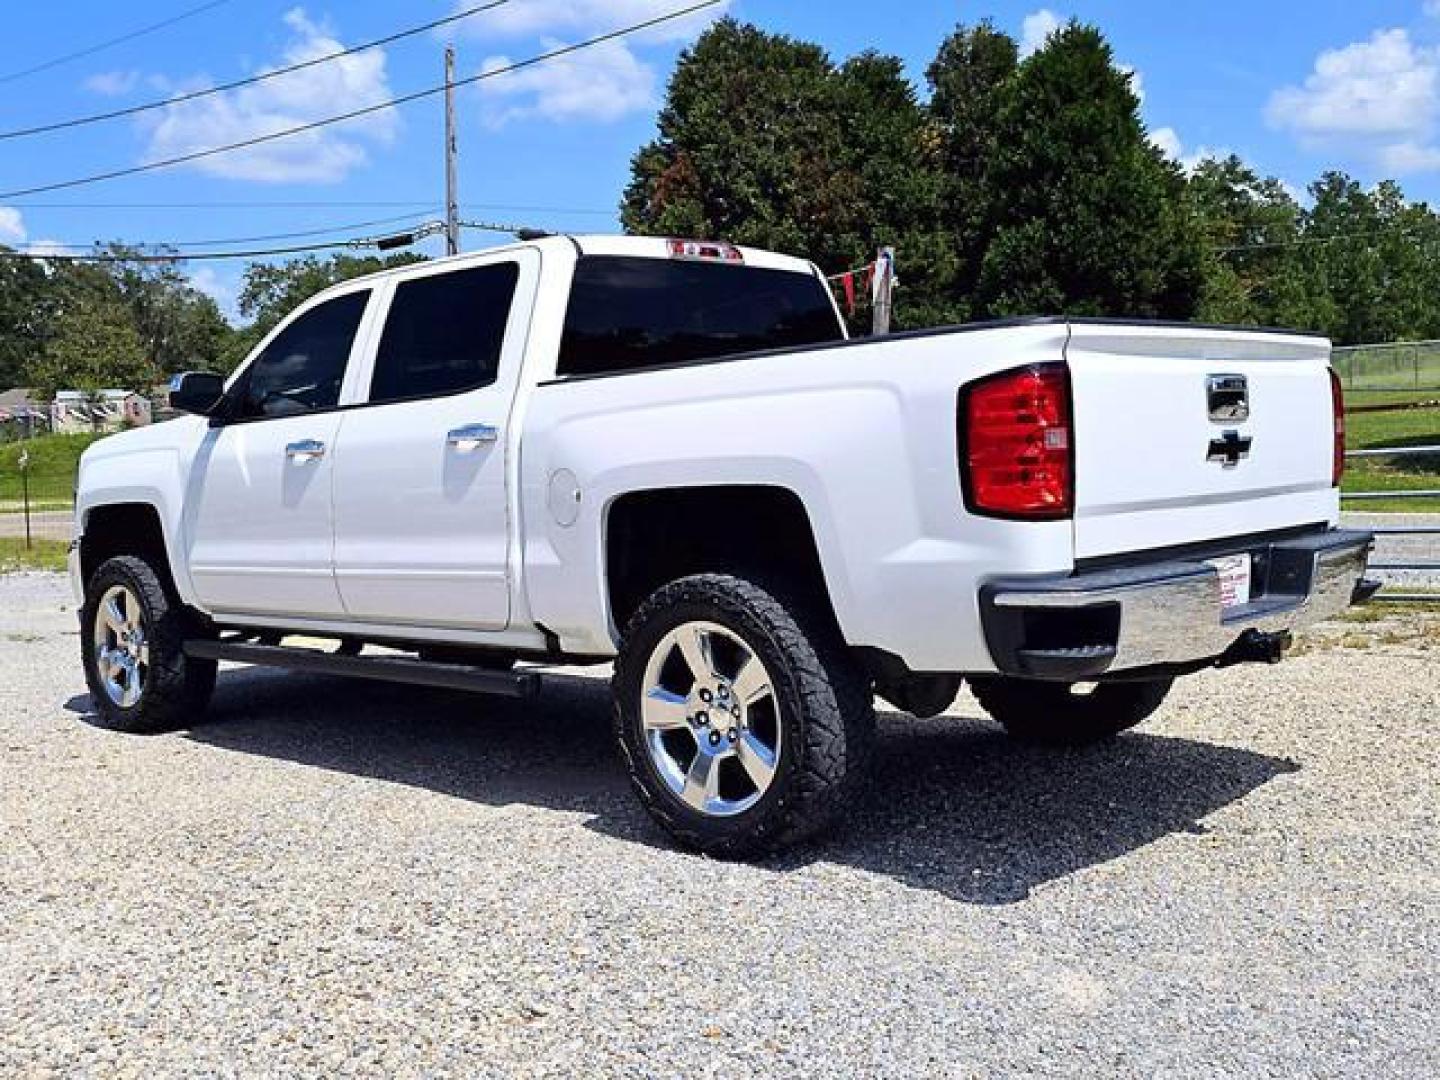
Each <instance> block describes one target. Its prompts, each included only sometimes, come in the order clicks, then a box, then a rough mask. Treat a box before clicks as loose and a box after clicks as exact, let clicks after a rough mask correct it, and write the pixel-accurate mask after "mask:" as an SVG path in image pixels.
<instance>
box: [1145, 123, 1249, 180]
mask: <svg viewBox="0 0 1440 1080" xmlns="http://www.w3.org/2000/svg"><path fill="white" fill-rule="evenodd" d="M1150 142H1151V143H1152V144H1154V145H1155V146H1156V147H1157V148H1158V149H1159V151H1160V152H1161V153H1162V154H1164V155H1165V156H1166V157H1168V158H1169V159H1170V160H1171V161H1173V162H1175V164H1177V165H1179V166H1180V167H1181V168H1182V169H1184V170H1185V171H1186V172H1187V173H1192V172H1194V171H1195V170H1196V169H1197V168H1199V166H1200V163H1201V162H1202V161H1223V160H1224V159H1225V158H1227V157H1229V156H1230V151H1229V150H1225V149H1223V148H1219V147H1214V146H1197V147H1196V148H1195V149H1194V150H1193V151H1192V152H1190V153H1188V154H1187V153H1186V152H1185V142H1184V140H1183V139H1181V138H1180V133H1179V132H1178V131H1176V130H1175V129H1174V128H1173V127H1162V128H1156V129H1155V130H1154V131H1152V132H1150Z"/></svg>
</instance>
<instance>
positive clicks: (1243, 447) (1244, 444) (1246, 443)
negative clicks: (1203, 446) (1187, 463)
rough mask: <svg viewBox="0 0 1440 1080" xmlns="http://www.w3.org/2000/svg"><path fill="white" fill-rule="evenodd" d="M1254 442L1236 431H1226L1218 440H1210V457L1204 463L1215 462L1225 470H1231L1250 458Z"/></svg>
mask: <svg viewBox="0 0 1440 1080" xmlns="http://www.w3.org/2000/svg"><path fill="white" fill-rule="evenodd" d="M1254 444H1255V440H1254V439H1252V438H1251V437H1250V436H1249V435H1241V434H1240V433H1239V432H1238V431H1227V432H1225V434H1224V435H1222V436H1221V437H1220V438H1218V439H1211V440H1210V455H1209V456H1208V457H1207V458H1206V459H1205V460H1206V461H1215V462H1218V463H1219V464H1221V465H1223V466H1224V467H1225V468H1227V469H1233V468H1235V466H1236V465H1239V464H1240V462H1242V461H1244V460H1245V459H1246V458H1248V457H1249V456H1250V447H1251V446H1253V445H1254Z"/></svg>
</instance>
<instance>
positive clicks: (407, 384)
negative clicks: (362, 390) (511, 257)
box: [370, 262, 520, 404]
mask: <svg viewBox="0 0 1440 1080" xmlns="http://www.w3.org/2000/svg"><path fill="white" fill-rule="evenodd" d="M519 279H520V267H519V265H518V264H516V263H513V262H509V263H497V264H496V265H494V266H479V267H475V268H474V269H472V270H456V271H454V272H453V273H449V274H435V275H432V276H430V277H423V278H416V279H415V280H414V281H406V282H402V283H401V284H400V285H399V286H398V287H397V288H396V289H395V299H394V300H392V301H391V303H390V314H389V316H388V317H387V318H386V320H385V332H384V334H383V335H382V336H381V338H380V349H379V352H378V353H377V354H376V356H375V374H374V376H373V377H372V378H371V380H370V401H371V403H372V404H373V403H376V402H384V401H404V400H406V399H409V398H425V397H441V396H443V395H446V394H458V393H461V392H463V391H466V390H475V389H477V388H479V387H482V386H489V385H490V384H491V383H493V382H494V381H495V377H496V374H497V373H498V371H499V369H500V350H501V347H502V346H503V345H504V344H505V324H506V323H507V322H508V321H509V318H510V304H511V302H512V301H513V300H514V299H515V284H516V282H517V281H519Z"/></svg>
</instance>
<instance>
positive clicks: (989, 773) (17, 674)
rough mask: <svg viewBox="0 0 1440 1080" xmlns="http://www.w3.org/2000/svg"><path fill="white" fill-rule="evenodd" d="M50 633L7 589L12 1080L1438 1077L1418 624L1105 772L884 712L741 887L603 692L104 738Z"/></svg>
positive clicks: (251, 678)
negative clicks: (611, 725)
mask: <svg viewBox="0 0 1440 1080" xmlns="http://www.w3.org/2000/svg"><path fill="white" fill-rule="evenodd" d="M69 608H70V603H69V600H68V597H67V594H66V590H65V587H64V584H63V582H62V580H61V579H60V578H59V577H55V576H46V575H28V576H12V577H9V578H4V579H0V670H3V671H4V673H5V677H4V678H3V679H0V1074H4V1075H9V1076H14V1075H22V1076H26V1075H45V1074H47V1073H52V1074H55V1075H65V1076H67V1077H68V1076H76V1075H86V1074H90V1075H105V1076H113V1075H120V1076H142V1075H143V1076H150V1075H207V1076H215V1075H239V1074H245V1075H286V1076H290V1075H303V1074H309V1075H317V1074H323V1075H332V1074H333V1075H349V1074H370V1075H373V1074H379V1073H384V1074H386V1075H391V1076H398V1077H404V1076H416V1077H418V1076H438V1075H455V1076H466V1077H472V1076H532V1075H533V1076H539V1075H549V1076H566V1077H569V1076H592V1075H634V1076H650V1075H654V1076H686V1077H691V1076H737V1077H739V1076H753V1075H761V1074H763V1075H823V1076H900V1075H905V1076H909V1075H931V1074H951V1075H973V1076H991V1075H996V1074H1035V1073H1044V1074H1047V1075H1053V1074H1067V1075H1082V1074H1083V1075H1096V1074H1103V1075H1126V1076H1147V1077H1148V1076H1153V1075H1157V1074H1164V1075H1188V1076H1207V1077H1208V1076H1214V1075H1217V1074H1223V1075H1245V1076H1285V1077H1290V1076H1294V1075H1322V1076H1342V1075H1348V1076H1378V1075H1385V1076H1434V1075H1436V1073H1437V1070H1440V1050H1437V1036H1436V1027H1435V1015H1434V1014H1435V1005H1436V1002H1437V1001H1440V960H1437V957H1440V901H1437V897H1440V845H1437V843H1436V837H1437V830H1436V825H1437V811H1436V803H1435V794H1436V790H1437V782H1440V739H1437V730H1436V724H1437V716H1440V686H1437V678H1436V676H1437V674H1440V616H1433V615H1425V614H1423V613H1414V614H1406V615H1400V616H1384V617H1381V618H1378V619H1375V620H1372V621H1366V622H1351V623H1344V624H1332V625H1331V626H1329V627H1327V628H1325V629H1324V630H1323V632H1320V633H1318V634H1316V635H1314V636H1312V637H1311V638H1309V639H1308V641H1307V642H1306V645H1305V647H1304V648H1303V649H1302V650H1301V654H1300V655H1298V656H1297V657H1296V658H1294V659H1293V660H1291V661H1289V662H1287V663H1286V664H1284V665H1282V666H1280V667H1278V668H1274V669H1258V668H1247V669H1235V670H1231V671H1228V672H1215V673H1207V674H1203V675H1199V676H1196V677H1194V678H1191V679H1189V680H1186V681H1184V682H1183V683H1182V684H1181V686H1180V688H1179V689H1178V690H1177V692H1176V693H1175V695H1174V696H1173V697H1172V699H1171V702H1170V703H1169V704H1168V705H1167V706H1166V707H1165V708H1164V709H1163V710H1162V711H1161V712H1160V713H1159V714H1158V715H1157V717H1156V718H1155V719H1154V720H1153V721H1152V722H1151V723H1150V724H1148V725H1147V726H1146V728H1145V729H1144V730H1143V731H1142V732H1141V733H1137V734H1133V735H1131V736H1129V737H1127V738H1125V739H1122V740H1120V741H1118V742H1117V743H1114V744H1112V745H1111V746H1109V747H1105V748H1100V749H1090V750H1057V751H1041V750H1033V749H1026V748H1023V747H1020V746H1016V745H1012V744H1010V743H1008V742H1007V741H1006V740H1005V739H1003V738H1002V737H1000V736H999V735H997V734H996V733H995V732H994V731H993V730H992V729H991V728H990V727H989V726H988V725H987V724H986V723H984V722H983V721H982V718H981V715H980V713H979V711H978V709H977V708H976V706H975V704H974V703H973V701H971V700H970V699H969V698H968V697H963V698H962V699H961V701H960V702H959V703H958V704H957V706H956V708H955V711H954V714H953V715H951V716H947V717H944V718H942V719H940V720H934V721H926V722H920V721H916V720H913V719H910V718H908V717H903V716H898V715H895V714H893V713H887V714H885V715H884V717H883V720H882V734H883V738H882V741H881V747H880V756H879V761H878V794H877V795H875V796H873V797H872V798H871V799H870V801H869V802H868V803H867V804H866V805H864V806H863V808H861V809H860V810H859V811H858V812H857V813H856V815H855V817H854V819H853V820H852V821H851V822H850V823H849V826H848V828H847V829H846V830H845V831H844V832H843V833H842V834H840V835H839V836H837V837H836V838H834V839H832V840H831V841H829V842H827V843H824V844H821V845H819V846H816V847H814V848H811V849H807V850H805V851H802V852H798V853H795V854H792V855H789V856H786V857H785V858H784V859H782V860H780V861H776V862H772V863H770V864H767V865H762V866H745V865H729V864H723V863H716V862H711V861H707V860H704V859H700V858H696V857H693V856H690V855H685V854H680V853H677V852H675V851H673V850H670V849H669V848H667V847H666V845H665V844H664V843H663V841H662V840H661V839H660V838H659V837H658V836H657V834H656V832H655V831H654V830H653V829H652V828H651V827H650V825H649V823H648V821H647V820H646V819H645V817H644V816H643V815H642V813H641V812H640V811H639V810H638V808H637V806H636V804H635V802H634V801H633V800H632V799H631V797H630V794H629V792H628V790H627V789H626V786H625V782H624V779H623V777H622V774H621V770H620V767H619V765H618V764H617V762H616V759H615V756H614V754H613V753H612V751H611V748H610V742H609V737H608V734H607V702H606V694H605V689H604V685H603V684H602V683H599V682H596V681H595V680H593V679H584V678H577V677H568V676H562V677H557V678H556V679H555V680H554V681H553V683H552V684H551V685H550V687H549V689H548V690H547V691H546V693H545V695H544V696H543V698H542V699H541V700H540V701H539V702H538V703H536V704H531V705H529V706H521V705H518V704H509V703H501V702H496V701H490V700H483V699H475V698H466V697H463V696H459V695H453V694H448V693H443V692H431V691H417V690H413V689H407V688H391V687H384V686H376V685H373V684H364V683H344V682H339V681H333V680H327V679H318V678H310V677H295V676H280V675H277V674H272V673H264V672H247V671H235V672H231V673H227V674H225V675H223V676H222V679H221V687H220V689H219V691H218V693H217V695H216V700H215V705H214V708H213V711H212V713H211V714H210V716H209V717H208V718H207V719H205V720H204V721H203V722H201V723H199V724H198V725H197V726H196V727H195V729H194V730H193V731H191V732H189V733H188V734H182V735H177V736H166V737H156V738H133V737H125V736H120V735H114V734H110V733H106V732H103V731H100V730H98V729H96V728H94V727H91V726H90V725H88V724H87V723H86V722H85V714H86V712H87V707H88V699H87V698H86V696H85V695H84V688H83V682H82V680H81V678H80V675H79V671H78V667H77V664H76V660H75V654H76V652H77V640H76V636H75V632H74V627H73V623H72V620H73V614H72V612H71V611H70V610H69Z"/></svg>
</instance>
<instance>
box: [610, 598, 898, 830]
mask: <svg viewBox="0 0 1440 1080" xmlns="http://www.w3.org/2000/svg"><path fill="white" fill-rule="evenodd" d="M782 595H783V590H782V589H779V588H775V587H774V586H772V585H769V584H764V585H762V584H760V583H759V582H757V581H752V580H747V579H744V578H739V577H734V576H730V575H725V574H699V575H695V576H693V577H687V578H682V579H680V580H678V581H674V582H671V583H670V584H668V585H665V586H663V587H662V588H660V589H659V590H657V591H656V592H655V593H654V594H653V595H652V596H651V597H650V598H649V599H648V600H646V601H645V603H643V604H642V605H641V606H640V609H639V610H638V611H637V612H636V613H635V615H634V617H633V618H632V619H631V620H630V623H629V625H628V626H627V628H626V630H625V634H624V637H623V639H622V643H621V647H620V655H619V658H618V660H617V661H616V665H615V677H614V680H613V683H612V689H613V695H612V696H613V699H614V702H615V706H614V724H615V734H616V741H617V742H618V743H619V745H620V748H621V752H622V755H623V757H624V760H625V764H626V768H627V769H628V771H629V774H630V780H631V783H632V785H633V786H634V788H635V790H636V792H637V793H638V794H639V797H640V800H641V802H642V803H643V804H644V806H645V808H646V809H647V810H648V811H649V813H650V814H651V815H652V816H653V817H654V818H655V819H656V821H658V822H659V823H660V825H661V826H662V827H663V828H664V829H665V831H666V832H668V833H669V834H670V835H671V836H672V837H674V838H675V839H676V840H677V841H678V842H679V843H681V844H682V845H684V846H686V847H690V848H694V849H697V850H699V851H703V852H704V853H706V854H708V855H712V856H716V857H719V858H751V857H756V856H760V855H765V854H769V853H772V852H775V851H778V850H779V849H781V848H784V847H788V846H791V845H793V844H796V843H799V842H801V841H804V840H808V839H811V838H813V837H815V836H817V835H818V834H819V833H821V832H822V831H824V830H825V829H826V828H827V827H829V826H830V825H831V824H833V823H834V821H835V820H836V819H837V818H838V817H839V816H840V814H841V813H842V812H843V811H844V810H846V809H848V808H850V807H851V806H853V805H854V803H855V801H856V800H857V799H858V798H859V797H860V796H861V795H862V793H863V785H864V781H865V779H866V777H867V775H868V771H869V765H870V757H871V754H872V748H873V744H874V734H875V715H874V710H873V707H872V699H871V693H870V685H869V683H868V681H867V680H866V679H865V678H864V676H863V674H862V673H861V671H860V669H859V668H858V666H857V665H856V664H854V663H853V662H852V661H851V659H850V657H849V654H848V652H847V650H846V649H845V647H844V644H843V642H841V641H840V639H839V636H838V634H836V633H835V632H834V630H833V629H832V623H833V620H831V619H829V618H828V617H827V616H826V615H824V614H822V613H820V612H816V611H813V610H812V608H811V605H807V604H805V603H804V602H803V601H802V600H801V599H800V598H798V597H787V598H786V599H784V600H782V599H781V598H780V597H781V596H782ZM689 604H701V605H711V606H713V607H715V608H718V609H719V610H720V611H722V612H724V613H726V614H727V615H728V616H730V617H731V618H733V619H736V620H739V621H741V623H742V625H743V624H744V623H745V622H749V623H752V624H758V626H759V628H760V630H761V631H762V632H763V633H764V634H765V635H766V636H768V638H769V641H770V643H771V644H772V646H773V647H775V648H776V649H777V651H778V652H779V653H780V654H781V655H782V656H783V657H784V658H785V662H786V666H787V667H788V671H783V672H777V671H773V670H772V672H771V676H772V678H773V679H774V680H775V681H776V682H777V683H778V682H780V681H781V680H782V679H784V678H786V677H787V676H788V677H789V679H790V680H791V684H792V687H793V692H794V694H795V696H796V698H797V699H798V701H799V702H800V706H799V710H798V711H799V714H800V715H799V717H798V722H799V727H800V729H801V732H802V734H803V737H802V739H801V745H800V747H799V752H798V754H792V755H791V758H790V761H791V766H790V771H789V773H788V774H787V775H785V776H780V777H777V778H776V780H775V783H777V784H783V785H784V787H783V789H782V790H781V791H780V792H779V795H778V798H776V799H775V801H774V802H773V803H771V804H770V805H769V807H768V809H767V811H766V813H765V814H764V816H763V817H762V818H760V819H759V820H757V821H756V822H755V823H754V825H753V827H751V828H749V829H747V830H746V831H744V832H735V831H733V830H730V829H728V828H722V829H711V828H707V827H706V826H707V825H708V824H709V823H702V824H699V825H697V824H696V822H695V820H694V819H693V818H692V817H690V816H686V815H684V814H682V813H680V812H677V810H676V809H675V807H674V804H673V802H672V801H671V800H672V797H671V796H670V795H669V793H668V792H667V791H662V790H660V789H659V787H658V786H657V781H656V780H655V779H654V777H653V775H652V773H651V771H650V766H649V763H648V761H646V760H643V758H642V755H644V754H645V753H646V751H645V748H644V747H643V745H632V744H631V740H630V738H629V732H630V730H631V727H630V717H629V716H627V710H628V709H629V708H636V707H638V702H630V701H628V700H627V697H628V696H629V695H630V690H629V687H630V686H632V685H638V683H639V681H640V680H642V679H643V678H644V669H645V665H646V663H647V661H648V659H649V656H648V655H647V654H644V653H641V652H640V651H639V650H637V649H636V648H633V647H632V643H633V642H634V641H635V639H636V637H637V636H638V635H639V634H640V633H641V631H642V630H643V629H644V628H645V627H646V626H647V625H648V624H650V623H651V621H652V620H654V619H657V618H659V617H661V616H662V615H663V614H664V613H666V612H668V611H670V610H671V609H673V608H675V607H677V606H680V605H689ZM790 736H791V733H790V731H789V729H787V737H790ZM791 749H792V751H793V750H794V749H795V748H794V747H793V746H792V747H791ZM762 805H763V804H762Z"/></svg>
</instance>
